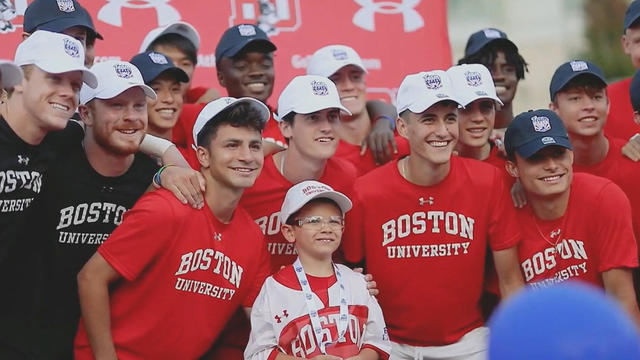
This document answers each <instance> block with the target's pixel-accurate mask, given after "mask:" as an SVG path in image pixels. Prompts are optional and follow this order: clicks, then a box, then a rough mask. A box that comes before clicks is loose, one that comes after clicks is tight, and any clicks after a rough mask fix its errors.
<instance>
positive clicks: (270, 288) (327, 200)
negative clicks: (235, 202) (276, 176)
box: [245, 180, 391, 360]
mask: <svg viewBox="0 0 640 360" xmlns="http://www.w3.org/2000/svg"><path fill="white" fill-rule="evenodd" d="M350 209H351V201H350V200H349V198H347V197H346V196H345V195H343V194H342V193H339V192H336V191H334V190H333V189H332V188H331V187H329V186H328V185H325V184H323V183H321V182H317V181H313V180H308V181H303V182H301V183H299V184H297V185H294V186H292V187H291V188H290V189H289V191H288V192H287V195H286V197H285V199H284V203H283V204H282V210H281V211H280V218H281V223H282V224H283V225H282V227H281V231H282V234H283V235H284V237H285V238H286V240H287V241H288V242H290V243H294V244H295V247H296V251H297V253H298V258H297V259H296V261H295V262H294V263H293V265H288V266H286V267H284V268H283V269H281V270H280V271H279V272H277V273H276V274H274V275H272V276H270V277H269V278H268V279H267V280H266V282H265V284H264V285H263V287H262V290H261V291H260V295H258V298H257V299H256V302H255V304H254V307H253V310H252V313H251V329H252V332H251V337H250V339H249V345H248V346H247V348H246V350H245V359H281V360H282V359H300V358H307V357H315V356H322V355H326V358H327V359H352V358H354V357H355V356H357V358H358V359H380V358H383V359H387V358H388V357H389V353H390V351H391V343H390V342H389V338H388V336H387V331H386V327H385V323H384V319H383V317H382V311H381V309H380V306H379V305H378V302H377V301H376V300H375V298H373V297H372V296H371V295H369V293H368V290H367V287H366V283H365V280H364V277H363V276H362V275H361V274H358V273H355V272H353V271H352V270H350V269H349V268H347V267H345V266H343V265H336V264H334V263H333V261H332V255H333V253H334V252H335V251H336V250H337V249H338V247H339V246H340V241H341V238H342V231H343V229H344V214H345V213H346V212H347V211H349V210H350ZM314 295H315V297H314Z"/></svg>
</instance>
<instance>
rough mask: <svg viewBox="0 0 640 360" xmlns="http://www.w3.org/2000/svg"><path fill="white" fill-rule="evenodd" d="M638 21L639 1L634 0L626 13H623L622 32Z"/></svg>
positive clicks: (639, 14)
mask: <svg viewBox="0 0 640 360" xmlns="http://www.w3.org/2000/svg"><path fill="white" fill-rule="evenodd" d="M638 19H640V1H638V0H634V1H632V2H631V4H629V7H628V8H627V11H626V12H625V13H624V28H623V29H622V32H623V33H624V32H625V31H627V29H628V28H630V27H631V25H633V24H634V23H635V22H636V21H638Z"/></svg>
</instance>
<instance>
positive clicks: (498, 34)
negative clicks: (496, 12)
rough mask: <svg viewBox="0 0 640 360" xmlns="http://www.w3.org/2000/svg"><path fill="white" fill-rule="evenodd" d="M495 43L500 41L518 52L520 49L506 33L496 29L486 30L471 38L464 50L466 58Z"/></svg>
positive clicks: (475, 33) (477, 32)
mask: <svg viewBox="0 0 640 360" xmlns="http://www.w3.org/2000/svg"><path fill="white" fill-rule="evenodd" d="M494 41H499V42H502V43H504V44H506V45H507V46H512V47H513V49H514V50H515V51H516V52H518V47H517V46H516V44H514V43H513V42H512V41H511V40H509V39H508V38H507V34H505V33H504V31H501V30H498V29H495V28H486V29H482V30H480V31H476V32H474V33H473V34H471V36H469V40H467V46H466V47H465V48H464V56H465V57H467V56H471V55H473V54H475V53H477V52H478V51H480V50H482V48H483V47H485V46H487V45H488V44H489V43H492V42H494Z"/></svg>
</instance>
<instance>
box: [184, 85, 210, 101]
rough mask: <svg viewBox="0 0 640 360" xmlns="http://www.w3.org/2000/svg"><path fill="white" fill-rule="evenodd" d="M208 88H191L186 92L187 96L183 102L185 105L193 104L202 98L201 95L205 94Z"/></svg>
mask: <svg viewBox="0 0 640 360" xmlns="http://www.w3.org/2000/svg"><path fill="white" fill-rule="evenodd" d="M208 90H209V88H206V87H204V86H198V87H192V88H191V89H189V91H187V96H186V97H185V102H186V103H187V104H195V103H196V101H198V99H200V98H201V97H202V95H204V94H206V93H207V91H208Z"/></svg>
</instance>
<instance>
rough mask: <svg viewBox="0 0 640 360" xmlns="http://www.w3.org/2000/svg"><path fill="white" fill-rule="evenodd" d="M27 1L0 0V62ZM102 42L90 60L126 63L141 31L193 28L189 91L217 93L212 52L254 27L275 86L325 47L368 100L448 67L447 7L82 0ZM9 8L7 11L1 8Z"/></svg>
mask: <svg viewBox="0 0 640 360" xmlns="http://www.w3.org/2000/svg"><path fill="white" fill-rule="evenodd" d="M30 2H31V0H0V58H5V59H12V58H13V55H14V51H15V47H16V45H17V44H18V42H19V41H20V40H21V33H22V21H23V14H24V11H25V9H26V7H27V5H28V4H29V3H30ZM80 3H81V4H82V5H83V6H84V7H85V8H86V9H87V10H88V11H89V12H90V13H91V15H92V16H93V19H94V23H95V26H96V28H97V30H98V31H99V32H100V33H101V34H102V35H103V36H104V39H105V40H104V41H100V40H98V42H97V44H96V61H101V60H105V59H110V58H117V59H125V60H128V59H129V58H131V57H132V56H133V55H135V54H136V53H137V52H138V50H139V48H140V43H141V42H142V39H143V38H144V36H145V35H146V34H147V32H148V31H149V30H151V29H154V28H156V27H159V26H162V25H166V24H168V23H171V22H173V21H177V20H182V21H186V22H189V23H191V24H193V25H194V26H195V28H196V29H197V30H198V32H199V33H200V36H201V38H202V45H201V48H200V52H199V56H198V67H197V69H196V73H195V76H194V84H195V85H197V86H199V85H202V86H208V87H215V88H217V89H219V90H221V93H223V94H224V92H223V91H222V89H221V88H220V86H219V85H218V83H217V80H216V77H215V57H214V50H215V46H216V44H217V42H218V40H219V39H220V36H221V35H222V33H223V32H224V30H225V29H227V28H228V27H229V26H231V25H234V24H239V23H257V24H259V25H260V26H261V27H262V28H263V29H265V30H267V33H268V34H269V35H270V37H271V40H272V41H273V42H274V43H275V44H276V46H277V47H278V51H277V52H276V56H275V66H276V86H275V91H274V96H273V97H272V98H271V99H270V100H269V102H270V103H272V104H274V105H275V102H276V101H277V94H279V92H280V90H281V89H282V88H283V87H284V85H285V84H286V83H287V81H289V80H290V79H291V78H292V77H293V76H295V75H299V74H304V73H305V68H306V64H307V61H308V58H309V56H310V55H311V54H313V52H314V51H315V50H316V49H318V48H320V47H322V46H325V45H329V44H345V45H349V46H351V47H353V48H354V49H356V51H357V52H358V53H359V54H360V56H361V57H362V58H363V61H364V64H365V67H367V69H368V71H369V75H368V78H367V87H368V91H369V93H370V94H369V96H370V98H380V99H384V100H387V101H390V100H392V99H395V93H396V90H397V87H398V86H399V85H400V82H401V81H402V79H403V77H404V75H406V74H409V73H414V72H418V71H422V70H431V69H446V68H447V67H449V66H450V64H451V48H450V45H449V37H448V33H447V8H446V6H447V1H446V0H80ZM7 8H8V9H7Z"/></svg>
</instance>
